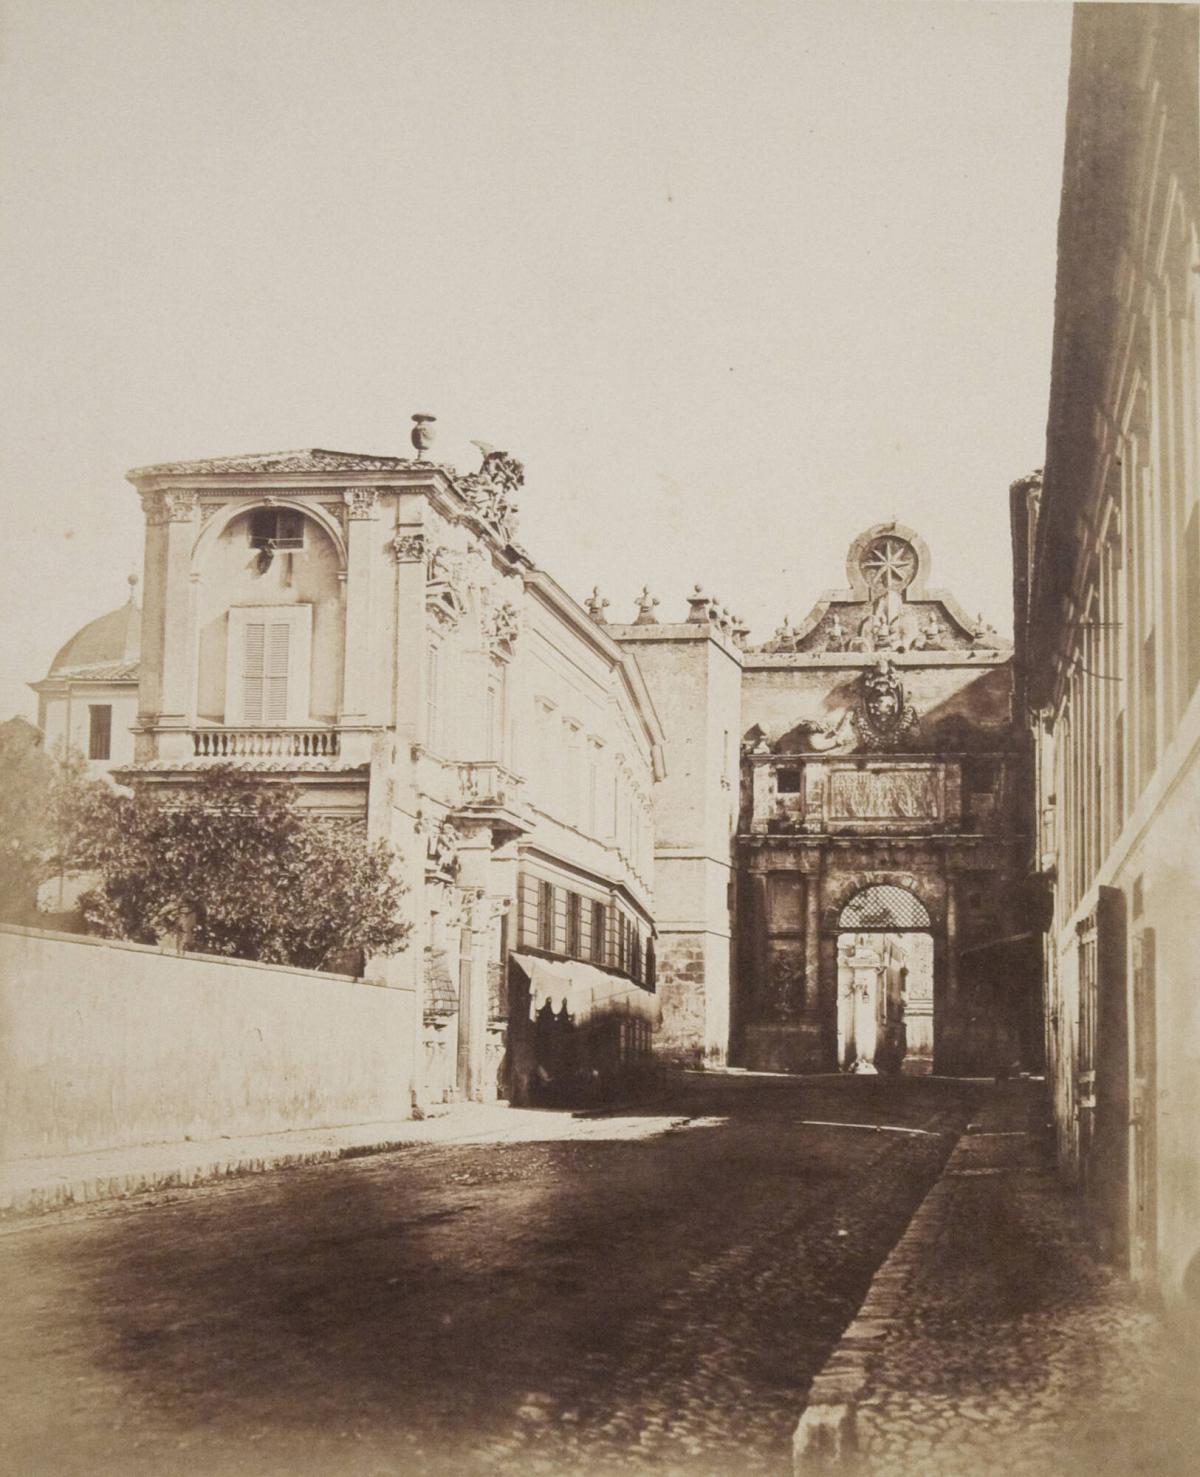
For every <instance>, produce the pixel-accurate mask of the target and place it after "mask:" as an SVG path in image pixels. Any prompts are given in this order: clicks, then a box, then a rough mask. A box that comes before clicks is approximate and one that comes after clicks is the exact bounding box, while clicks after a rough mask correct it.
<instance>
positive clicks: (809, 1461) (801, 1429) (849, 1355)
mask: <svg viewBox="0 0 1200 1477" xmlns="http://www.w3.org/2000/svg"><path fill="white" fill-rule="evenodd" d="M971 1136H972V1135H970V1134H969V1133H968V1132H964V1133H961V1134H959V1136H958V1137H957V1138H956V1139H955V1141H954V1144H953V1145H952V1146H951V1149H950V1153H949V1154H948V1155H947V1156H946V1162H945V1164H944V1165H943V1167H942V1171H941V1173H940V1174H939V1175H938V1177H937V1179H936V1180H934V1182H933V1184H932V1185H930V1187H929V1189H928V1191H926V1194H925V1198H924V1199H923V1200H922V1201H921V1203H920V1205H918V1206H917V1208H916V1210H915V1212H914V1213H913V1217H912V1219H911V1220H910V1221H909V1223H908V1225H907V1226H906V1227H905V1230H904V1233H903V1235H902V1236H901V1237H900V1239H899V1241H897V1242H896V1244H895V1246H894V1247H892V1249H891V1251H890V1252H889V1253H888V1255H887V1257H886V1258H885V1259H884V1261H883V1263H882V1264H881V1266H880V1268H879V1270H878V1271H877V1272H876V1273H875V1276H874V1277H873V1278H872V1279H871V1285H870V1287H869V1288H868V1289H867V1295H866V1297H865V1298H864V1299H863V1301H862V1306H861V1307H860V1308H859V1310H858V1312H857V1313H856V1314H855V1316H854V1318H853V1320H852V1321H851V1322H850V1324H849V1325H848V1326H847V1328H846V1331H845V1332H844V1333H843V1334H842V1337H841V1338H840V1339H839V1340H838V1343H837V1344H836V1346H835V1347H834V1350H833V1353H832V1354H830V1356H829V1358H828V1359H827V1360H826V1361H825V1363H824V1364H823V1365H822V1366H821V1369H820V1370H819V1371H818V1373H817V1375H816V1378H815V1379H814V1380H813V1382H812V1386H811V1388H810V1389H809V1392H808V1404H807V1405H806V1406H805V1408H804V1412H803V1414H802V1415H801V1417H800V1420H799V1422H798V1423H797V1425H796V1430H795V1433H794V1435H793V1436H792V1470H793V1472H794V1474H795V1477H811V1474H812V1473H813V1472H814V1471H820V1470H822V1469H824V1468H828V1467H836V1466H839V1465H842V1464H848V1463H850V1462H851V1461H852V1460H853V1459H854V1454H855V1451H856V1450H857V1444H858V1443H857V1432H856V1420H857V1413H858V1400H859V1397H860V1395H861V1394H862V1391H863V1389H864V1388H865V1386H866V1384H867V1380H868V1377H869V1375H870V1373H871V1369H872V1366H873V1364H874V1360H875V1356H876V1353H877V1351H878V1349H879V1347H880V1340H881V1339H882V1338H883V1336H884V1335H885V1334H886V1333H888V1332H889V1331H890V1330H891V1328H892V1327H893V1324H894V1321H895V1319H896V1316H897V1315H898V1314H899V1312H900V1311H901V1307H902V1304H903V1288H904V1286H905V1283H906V1281H907V1277H908V1274H909V1273H910V1272H911V1270H912V1268H913V1265H914V1263H915V1262H916V1260H917V1258H918V1257H919V1255H920V1253H921V1248H922V1245H923V1243H924V1241H925V1238H926V1235H927V1232H928V1227H929V1222H930V1220H931V1219H933V1217H934V1214H935V1209H936V1203H937V1196H938V1193H939V1191H941V1190H942V1187H943V1186H944V1185H945V1183H946V1175H947V1174H948V1173H949V1171H950V1169H951V1167H952V1165H953V1164H954V1160H955V1156H956V1155H957V1154H958V1152H959V1149H960V1147H961V1146H962V1144H963V1143H964V1142H965V1141H966V1140H967V1139H968V1138H970V1137H971Z"/></svg>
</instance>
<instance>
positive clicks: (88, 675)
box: [52, 662, 141, 682]
mask: <svg viewBox="0 0 1200 1477" xmlns="http://www.w3.org/2000/svg"><path fill="white" fill-rule="evenodd" d="M140 668H141V663H140V662H88V663H85V664H84V665H82V666H78V667H55V669H54V672H53V674H52V675H53V676H55V677H74V678H76V679H77V680H83V681H87V682H136V681H137V680H138V672H139V670H140Z"/></svg>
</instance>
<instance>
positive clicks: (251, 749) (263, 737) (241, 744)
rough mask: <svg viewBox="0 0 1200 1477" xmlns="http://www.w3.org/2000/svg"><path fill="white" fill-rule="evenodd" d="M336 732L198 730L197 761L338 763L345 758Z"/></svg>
mask: <svg viewBox="0 0 1200 1477" xmlns="http://www.w3.org/2000/svg"><path fill="white" fill-rule="evenodd" d="M341 747H342V746H341V735H340V733H339V732H338V730H337V729H336V728H196V729H193V730H192V751H193V757H194V758H196V759H217V760H226V759H229V760H238V759H300V760H303V759H336V758H338V757H339V755H340V754H341Z"/></svg>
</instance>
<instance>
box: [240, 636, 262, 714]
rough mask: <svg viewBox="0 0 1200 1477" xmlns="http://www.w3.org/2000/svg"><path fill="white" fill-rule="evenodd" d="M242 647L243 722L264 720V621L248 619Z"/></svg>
mask: <svg viewBox="0 0 1200 1477" xmlns="http://www.w3.org/2000/svg"><path fill="white" fill-rule="evenodd" d="M244 631H245V644H244V646H243V648H242V722H243V723H261V722H262V721H263V687H264V683H263V677H264V667H265V661H264V657H265V654H266V635H267V628H266V624H265V622H263V621H247V622H246V625H245V627H244Z"/></svg>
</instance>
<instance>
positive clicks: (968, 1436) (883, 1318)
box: [806, 1083, 1200, 1477]
mask: <svg viewBox="0 0 1200 1477" xmlns="http://www.w3.org/2000/svg"><path fill="white" fill-rule="evenodd" d="M1040 1103H1041V1090H1040V1085H1035V1084H1025V1083H1010V1084H1008V1085H1007V1086H1004V1087H1000V1086H997V1087H995V1088H990V1089H988V1091H987V1093H986V1096H985V1098H984V1100H983V1102H982V1104H981V1107H980V1109H979V1110H978V1111H977V1113H976V1115H975V1121H973V1122H972V1123H971V1124H970V1125H969V1128H968V1131H967V1133H966V1134H964V1136H963V1137H962V1139H961V1140H960V1141H959V1144H958V1146H957V1147H956V1148H955V1150H954V1153H953V1154H952V1155H951V1157H950V1160H949V1162H948V1164H947V1166H946V1169H945V1171H944V1172H943V1174H942V1176H941V1178H940V1179H939V1181H938V1183H937V1185H936V1186H935V1187H934V1189H933V1190H932V1191H931V1193H930V1194H929V1195H928V1197H927V1198H926V1200H925V1201H924V1203H923V1204H922V1206H921V1208H920V1209H919V1210H918V1212H917V1214H916V1216H915V1217H914V1219H913V1221H912V1224H911V1225H910V1227H909V1229H908V1230H907V1231H906V1233H905V1234H904V1236H903V1237H902V1238H901V1240H900V1242H899V1244H898V1245H897V1246H896V1248H895V1249H894V1250H893V1251H892V1253H891V1254H890V1256H889V1257H888V1258H887V1260H886V1261H885V1263H884V1265H883V1267H882V1268H881V1270H880V1272H879V1273H878V1275H877V1276H876V1278H875V1281H874V1282H873V1284H872V1287H871V1291H870V1293H869V1295H868V1297H867V1300H866V1302H865V1304H864V1306H863V1308H862V1309H861V1312H860V1314H859V1317H858V1318H856V1319H855V1321H854V1322H853V1323H852V1324H851V1325H850V1327H849V1328H848V1329H847V1332H846V1335H845V1336H844V1338H843V1339H842V1341H841V1343H840V1344H839V1347H838V1349H837V1350H836V1351H835V1353H834V1355H833V1357H832V1358H831V1360H830V1361H829V1363H828V1365H827V1366H826V1367H825V1369H824V1370H823V1371H822V1373H821V1375H820V1376H819V1377H818V1379H817V1381H816V1382H815V1384H814V1386H813V1387H812V1389H811V1391H810V1395H809V1399H810V1407H812V1406H815V1405H816V1404H817V1403H818V1402H821V1403H823V1404H824V1406H825V1408H826V1409H827V1410H836V1409H838V1408H839V1407H841V1408H844V1407H845V1405H846V1404H847V1403H849V1404H851V1405H852V1406H853V1407H854V1409H855V1412H856V1414H855V1417H854V1420H853V1425H854V1436H853V1438H852V1442H851V1443H850V1444H851V1448H852V1449H851V1450H850V1451H846V1452H843V1457H844V1466H843V1470H846V1471H849V1472H852V1473H853V1474H854V1477H910V1474H914V1473H920V1474H921V1477H1001V1474H1007V1477H1051V1474H1053V1477H1085V1474H1086V1477H1092V1474H1110V1473H1111V1474H1113V1477H1117V1474H1119V1477H1129V1474H1134V1473H1137V1474H1143V1477H1151V1474H1154V1477H1187V1474H1190V1473H1192V1472H1195V1471H1196V1470H1197V1462H1196V1452H1197V1450H1198V1449H1200V1444H1198V1443H1200V1429H1198V1427H1197V1419H1196V1410H1195V1365H1194V1355H1192V1356H1189V1354H1188V1353H1187V1351H1186V1350H1185V1349H1184V1348H1183V1347H1182V1344H1181V1343H1180V1342H1179V1341H1176V1340H1175V1339H1174V1338H1173V1337H1172V1335H1171V1334H1170V1333H1169V1332H1168V1329H1167V1327H1166V1326H1165V1325H1164V1324H1163V1323H1162V1322H1161V1321H1160V1320H1159V1318H1158V1317H1157V1316H1155V1314H1153V1313H1152V1312H1151V1311H1150V1309H1149V1308H1148V1307H1147V1306H1146V1304H1145V1303H1144V1301H1140V1300H1139V1299H1138V1298H1137V1297H1136V1295H1135V1294H1134V1292H1133V1290H1132V1288H1131V1287H1130V1286H1129V1284H1128V1283H1127V1282H1125V1281H1123V1279H1122V1278H1121V1277H1119V1276H1118V1275H1117V1274H1116V1273H1115V1272H1114V1271H1112V1270H1111V1269H1110V1268H1108V1267H1106V1266H1104V1265H1103V1264H1101V1263H1099V1262H1098V1261H1096V1260H1095V1258H1094V1257H1093V1256H1092V1254H1091V1250H1090V1245H1091V1243H1090V1240H1089V1237H1088V1235H1087V1232H1086V1229H1085V1223H1084V1219H1083V1216H1082V1214H1081V1209H1082V1208H1081V1206H1080V1204H1079V1202H1078V1201H1077V1200H1076V1199H1075V1198H1074V1197H1073V1196H1072V1195H1070V1194H1069V1193H1065V1192H1064V1191H1063V1189H1062V1187H1061V1184H1060V1182H1059V1180H1058V1177H1057V1175H1056V1173H1055V1170H1054V1167H1053V1165H1052V1163H1051V1162H1050V1156H1049V1154H1048V1152H1047V1145H1046V1143H1045V1140H1044V1139H1043V1137H1042V1136H1041V1135H1040V1134H1038V1133H1037V1132H1036V1124H1037V1119H1038V1116H1039V1107H1040ZM806 1419H808V1418H807V1417H806ZM820 1444H821V1443H818V1445H820ZM811 1465H812V1466H813V1467H814V1468H815V1469H817V1470H820V1469H821V1467H822V1466H823V1465H825V1463H824V1462H822V1461H820V1460H817V1461H814V1462H812V1463H811Z"/></svg>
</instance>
